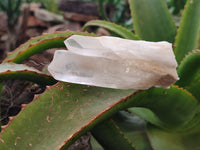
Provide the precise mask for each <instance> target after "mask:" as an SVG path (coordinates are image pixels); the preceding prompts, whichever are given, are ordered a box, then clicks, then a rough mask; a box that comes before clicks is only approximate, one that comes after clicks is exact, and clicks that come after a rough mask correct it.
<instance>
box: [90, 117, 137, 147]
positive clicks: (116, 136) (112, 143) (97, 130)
mask: <svg viewBox="0 0 200 150" xmlns="http://www.w3.org/2000/svg"><path fill="white" fill-rule="evenodd" d="M91 132H92V135H93V136H94V137H95V139H96V140H97V141H98V142H99V143H100V144H101V145H102V146H103V147H104V149H110V150H112V149H115V150H121V149H126V150H136V149H135V147H134V146H133V145H132V144H131V142H130V141H129V140H128V139H127V137H126V136H124V133H122V132H121V131H120V128H119V127H118V126H117V125H116V123H115V122H114V121H113V120H111V119H110V120H106V121H104V122H102V123H100V124H98V125H97V126H95V127H94V128H93V129H92V130H91Z"/></svg>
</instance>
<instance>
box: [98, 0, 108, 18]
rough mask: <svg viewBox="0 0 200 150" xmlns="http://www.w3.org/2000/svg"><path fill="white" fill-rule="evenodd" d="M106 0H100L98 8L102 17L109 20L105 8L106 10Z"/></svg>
mask: <svg viewBox="0 0 200 150" xmlns="http://www.w3.org/2000/svg"><path fill="white" fill-rule="evenodd" d="M103 4H104V1H103V0H98V9H99V13H100V16H101V18H102V19H104V20H109V19H108V18H107V16H106V13H105V10H104V5H103Z"/></svg>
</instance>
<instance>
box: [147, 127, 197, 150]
mask: <svg viewBox="0 0 200 150" xmlns="http://www.w3.org/2000/svg"><path fill="white" fill-rule="evenodd" d="M147 132H148V135H149V139H150V141H151V144H152V146H153V148H154V150H169V149H170V150H198V149H199V147H200V143H199V141H200V128H199V126H198V127H197V128H194V129H192V130H190V131H188V132H184V133H183V132H180V133H177V132H169V131H165V130H161V129H159V128H156V127H154V126H148V128H147Z"/></svg>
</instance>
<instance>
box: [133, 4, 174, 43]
mask: <svg viewBox="0 0 200 150" xmlns="http://www.w3.org/2000/svg"><path fill="white" fill-rule="evenodd" d="M129 4H130V10H131V15H132V18H133V25H134V29H135V32H136V34H137V35H138V36H139V37H140V38H141V39H143V40H147V41H168V42H171V43H173V42H174V37H175V35H176V26H175V23H174V21H173V19H172V16H171V15H170V13H169V11H168V9H167V6H166V3H165V1H164V0H129Z"/></svg>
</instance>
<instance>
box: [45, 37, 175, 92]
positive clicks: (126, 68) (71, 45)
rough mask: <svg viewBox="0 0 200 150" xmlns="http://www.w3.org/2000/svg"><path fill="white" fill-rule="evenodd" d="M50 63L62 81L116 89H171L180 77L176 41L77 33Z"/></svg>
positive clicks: (58, 78)
mask: <svg viewBox="0 0 200 150" xmlns="http://www.w3.org/2000/svg"><path fill="white" fill-rule="evenodd" d="M65 45H66V46H67V49H68V50H57V51H56V52H55V54H54V58H53V61H52V62H51V63H50V65H49V66H48V70H49V72H50V73H51V74H52V76H53V77H54V78H55V79H57V80H60V81H65V82H71V83H78V84H86V85H93V86H100V87H108V88H116V89H148V88H150V87H153V86H156V87H163V88H167V87H169V86H170V85H171V84H172V83H174V82H175V81H176V80H178V75H177V72H176V67H177V62H176V60H175V56H174V54H173V50H172V44H170V43H168V42H165V41H162V42H147V41H134V40H127V39H122V38H118V37H110V36H102V37H89V36H81V35H73V36H71V37H70V38H68V39H67V40H65Z"/></svg>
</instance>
